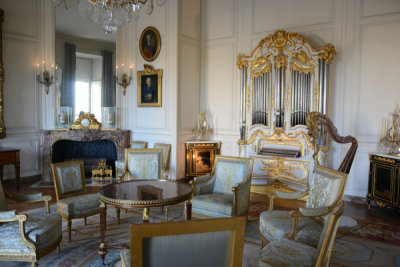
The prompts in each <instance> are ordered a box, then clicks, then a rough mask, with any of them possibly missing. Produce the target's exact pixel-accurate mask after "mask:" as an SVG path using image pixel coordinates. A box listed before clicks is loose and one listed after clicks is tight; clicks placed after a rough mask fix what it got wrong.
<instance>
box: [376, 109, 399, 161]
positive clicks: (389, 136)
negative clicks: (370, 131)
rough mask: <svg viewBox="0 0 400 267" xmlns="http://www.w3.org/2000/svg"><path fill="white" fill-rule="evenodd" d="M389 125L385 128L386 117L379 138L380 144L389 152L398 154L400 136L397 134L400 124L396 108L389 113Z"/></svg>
mask: <svg viewBox="0 0 400 267" xmlns="http://www.w3.org/2000/svg"><path fill="white" fill-rule="evenodd" d="M390 116H391V117H392V118H391V126H390V127H389V129H388V130H387V125H386V124H387V123H386V121H387V120H386V119H385V120H384V125H383V129H382V132H383V137H382V138H381V139H380V143H381V145H384V146H385V147H387V148H389V154H399V152H400V150H399V148H400V136H399V132H400V129H399V126H400V121H399V119H400V111H399V110H396V111H394V112H393V113H391V114H390Z"/></svg>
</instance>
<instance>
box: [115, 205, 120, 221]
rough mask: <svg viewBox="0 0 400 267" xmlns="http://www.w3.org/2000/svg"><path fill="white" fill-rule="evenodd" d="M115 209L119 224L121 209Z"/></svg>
mask: <svg viewBox="0 0 400 267" xmlns="http://www.w3.org/2000/svg"><path fill="white" fill-rule="evenodd" d="M115 211H116V212H117V223H118V224H120V221H121V209H120V208H115Z"/></svg>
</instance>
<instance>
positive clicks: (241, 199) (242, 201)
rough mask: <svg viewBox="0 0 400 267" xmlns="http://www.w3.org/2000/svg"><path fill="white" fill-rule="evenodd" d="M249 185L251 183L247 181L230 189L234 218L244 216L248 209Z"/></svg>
mask: <svg viewBox="0 0 400 267" xmlns="http://www.w3.org/2000/svg"><path fill="white" fill-rule="evenodd" d="M250 185H251V181H250V180H247V181H244V182H241V183H238V184H237V185H236V186H234V187H232V191H233V209H234V214H235V216H238V215H242V214H245V213H246V212H247V210H248V208H249V196H250Z"/></svg>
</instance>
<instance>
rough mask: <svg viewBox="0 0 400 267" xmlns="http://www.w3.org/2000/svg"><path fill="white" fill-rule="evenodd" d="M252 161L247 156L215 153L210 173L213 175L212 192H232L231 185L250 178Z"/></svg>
mask: <svg viewBox="0 0 400 267" xmlns="http://www.w3.org/2000/svg"><path fill="white" fill-rule="evenodd" d="M252 170H253V161H252V160H251V159H249V158H238V157H227V156H220V155H217V156H216V157H215V164H214V167H213V170H212V173H211V175H212V176H215V184H214V189H213V193H214V194H233V192H232V187H233V186H235V185H237V184H238V183H242V182H245V181H247V180H250V179H251V174H252Z"/></svg>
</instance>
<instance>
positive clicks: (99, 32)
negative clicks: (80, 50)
mask: <svg viewBox="0 0 400 267" xmlns="http://www.w3.org/2000/svg"><path fill="white" fill-rule="evenodd" d="M85 1H86V0H85ZM68 2H69V9H68V10H67V9H65V7H64V4H63V3H60V4H59V5H58V6H57V7H56V31H57V32H60V33H65V34H69V35H75V36H79V37H82V38H87V39H97V40H102V41H108V42H113V43H115V34H108V35H106V34H105V33H104V31H103V29H102V26H101V25H99V24H95V23H93V22H91V21H90V20H89V19H86V18H83V17H82V16H81V15H80V14H79V10H78V0H70V1H68Z"/></svg>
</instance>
